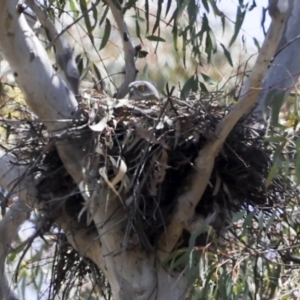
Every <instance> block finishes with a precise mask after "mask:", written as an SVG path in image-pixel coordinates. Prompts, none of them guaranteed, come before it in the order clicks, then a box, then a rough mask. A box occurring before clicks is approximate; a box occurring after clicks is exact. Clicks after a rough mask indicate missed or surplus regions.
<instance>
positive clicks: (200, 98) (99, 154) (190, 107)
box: [16, 93, 295, 250]
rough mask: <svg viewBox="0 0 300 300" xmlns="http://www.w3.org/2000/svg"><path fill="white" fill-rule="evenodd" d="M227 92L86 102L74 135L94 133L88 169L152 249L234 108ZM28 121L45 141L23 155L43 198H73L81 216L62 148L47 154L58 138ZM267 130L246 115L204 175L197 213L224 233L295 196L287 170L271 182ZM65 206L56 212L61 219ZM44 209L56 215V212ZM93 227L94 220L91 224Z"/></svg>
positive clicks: (34, 142) (68, 202)
mask: <svg viewBox="0 0 300 300" xmlns="http://www.w3.org/2000/svg"><path fill="white" fill-rule="evenodd" d="M222 97H223V95H222V94H220V93H212V94H206V95H194V96H193V99H194V100H190V99H188V100H180V99H177V98H175V97H171V96H170V97H168V99H166V100H164V101H162V102H160V103H157V102H151V101H140V102H137V101H129V100H119V101H117V100H113V99H110V98H105V97H97V96H95V95H94V96H93V97H89V99H87V98H84V99H83V102H82V103H81V106H82V107H81V108H82V109H83V111H84V112H85V114H84V115H85V121H84V122H83V123H82V124H81V126H79V127H78V124H77V125H76V126H77V127H76V126H74V128H72V130H70V132H69V133H68V135H69V136H70V135H71V136H74V135H77V134H78V135H82V134H87V135H88V136H91V135H92V137H93V138H92V140H93V146H92V151H90V153H89V155H88V157H89V159H87V164H86V166H85V169H86V170H88V171H91V170H92V169H93V170H94V171H95V168H96V174H97V176H96V177H97V180H98V183H99V185H100V186H104V185H105V186H106V187H108V188H109V191H110V196H111V197H115V198H118V199H119V201H120V205H122V206H123V207H124V209H125V212H126V214H127V217H128V222H127V224H128V226H127V229H129V232H130V234H131V235H137V236H138V238H139V242H140V244H141V245H142V246H143V247H145V248H146V249H148V250H150V249H152V247H155V243H156V241H157V238H158V236H159V235H160V234H162V232H163V230H164V228H165V226H166V225H168V223H169V221H170V219H171V218H172V215H173V214H174V212H175V210H176V201H177V198H178V196H180V195H181V194H182V193H183V192H184V191H185V189H186V188H188V186H189V179H190V177H191V176H192V175H193V173H194V172H196V169H195V167H194V160H195V159H196V157H197V156H198V153H199V150H200V149H201V148H202V147H203V146H204V144H205V143H206V142H207V141H208V140H209V139H214V138H217V137H216V136H214V134H213V131H214V129H215V127H216V124H217V123H218V122H219V121H220V120H221V119H222V117H223V116H224V115H225V114H227V113H228V109H227V108H226V107H224V106H221V105H220V103H221V101H222ZM24 126H25V127H24V129H23V131H24V132H26V130H27V132H28V131H29V130H30V131H31V132H34V134H35V135H37V137H38V138H37V139H36V138H34V137H33V138H32V139H31V142H28V143H26V146H24V145H23V146H22V147H23V148H21V147H19V148H18V151H17V152H18V156H19V157H22V158H23V160H24V161H26V162H27V163H28V164H31V165H32V166H33V168H32V171H33V172H35V173H36V174H39V176H40V177H41V178H42V180H41V181H40V184H39V186H38V190H39V193H40V196H41V197H40V198H41V199H44V201H45V203H47V201H48V200H51V199H52V200H53V197H54V198H57V199H60V200H59V201H61V199H65V201H63V209H64V210H65V211H67V213H68V214H69V215H71V216H72V217H74V219H76V220H78V215H79V214H80V212H82V208H83V205H84V204H83V203H84V199H83V197H82V196H81V194H80V192H79V189H78V187H77V186H76V184H75V183H74V181H73V180H72V178H71V177H70V176H69V175H68V173H67V172H66V170H65V169H64V167H63V164H62V162H61V160H60V159H59V157H58V155H57V152H56V150H55V148H52V150H49V151H47V154H43V155H41V150H42V149H45V145H47V143H49V141H50V140H51V139H49V138H48V137H47V134H46V131H45V130H44V129H43V127H42V125H39V124H36V123H30V122H28V123H27V125H24ZM26 128H27V129H26ZM32 128H34V130H33V129H32ZM16 130H18V131H20V127H18V129H16ZM18 134H19V135H20V132H19V133H18ZM264 134H265V132H264V129H262V128H261V127H260V126H259V124H256V123H255V121H254V120H252V119H251V118H244V119H242V120H240V121H239V123H238V124H237V125H236V126H235V127H234V129H233V130H232V132H231V134H230V135H229V136H228V138H227V140H226V143H225V144H224V146H223V148H222V150H221V151H220V154H219V155H218V157H216V160H215V166H214V169H213V173H212V176H211V178H203V180H208V185H207V188H206V191H205V193H204V195H203V197H202V199H201V201H199V204H198V205H197V207H196V213H197V216H198V217H199V218H203V220H205V219H207V218H208V219H209V217H210V216H214V218H213V219H214V220H213V221H211V225H212V226H214V228H215V229H216V230H217V231H218V232H220V230H221V228H223V227H224V225H225V224H226V222H227V221H228V219H229V218H230V217H231V214H232V212H237V211H240V210H241V209H243V210H246V211H249V209H260V210H261V209H263V210H265V211H269V210H271V209H272V208H274V207H283V206H284V205H285V204H286V203H287V202H288V201H289V200H290V199H291V198H292V197H293V196H294V193H295V189H294V188H293V186H292V184H291V183H289V182H287V181H284V180H283V178H281V176H280V175H276V176H275V177H274V178H273V180H272V182H271V183H269V182H267V178H268V176H269V173H270V170H271V167H272V157H273V154H274V151H275V146H274V145H273V144H272V143H268V142H266V140H265V138H264ZM20 153H21V154H22V155H20ZM29 154H30V155H29ZM37 159H38V162H37ZM33 162H34V163H33ZM95 162H97V164H95ZM88 171H87V172H86V173H89V172H88ZM50 194H51V197H49V195H50ZM45 195H48V196H45ZM50 198H51V199H50ZM199 200H200V199H199ZM48 202H49V201H48ZM44 207H47V205H45V206H44ZM61 209H62V207H60V208H59V209H58V208H57V210H58V211H56V212H55V211H53V210H51V214H52V215H51V218H52V219H53V220H54V219H55V214H56V213H59V211H60V210H61ZM44 210H45V211H48V215H49V209H48V210H47V209H45V208H44ZM87 219H88V214H84V215H82V217H81V218H80V222H81V224H82V226H86V221H87ZM93 227H94V224H93V223H92V222H90V223H89V228H93ZM186 243H187V241H184V243H183V244H186Z"/></svg>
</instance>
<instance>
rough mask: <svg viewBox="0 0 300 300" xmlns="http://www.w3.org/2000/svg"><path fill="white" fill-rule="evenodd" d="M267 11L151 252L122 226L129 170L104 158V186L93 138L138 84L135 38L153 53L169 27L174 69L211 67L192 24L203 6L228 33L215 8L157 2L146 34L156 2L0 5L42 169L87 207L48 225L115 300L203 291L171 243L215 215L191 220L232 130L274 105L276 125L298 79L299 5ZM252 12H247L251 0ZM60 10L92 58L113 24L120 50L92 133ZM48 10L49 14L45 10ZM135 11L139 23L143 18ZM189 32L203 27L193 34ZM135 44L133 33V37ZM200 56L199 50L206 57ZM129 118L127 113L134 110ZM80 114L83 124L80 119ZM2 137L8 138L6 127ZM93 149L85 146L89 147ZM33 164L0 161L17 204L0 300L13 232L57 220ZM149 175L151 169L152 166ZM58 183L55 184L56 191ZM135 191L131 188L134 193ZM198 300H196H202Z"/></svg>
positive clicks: (127, 221)
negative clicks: (252, 55)
mask: <svg viewBox="0 0 300 300" xmlns="http://www.w3.org/2000/svg"><path fill="white" fill-rule="evenodd" d="M241 2H243V1H241ZM249 2H250V1H249ZM269 2H270V3H269V8H268V11H269V14H270V16H271V18H272V21H271V25H270V27H269V29H268V32H267V35H266V37H265V41H264V42H263V44H262V46H261V48H260V49H259V52H258V55H257V58H256V61H255V63H254V65H253V67H252V69H251V72H250V73H249V76H248V77H247V78H246V79H245V80H244V82H243V84H242V87H241V88H237V89H236V90H235V97H236V100H237V101H236V102H235V103H234V104H233V105H231V106H230V109H229V111H228V112H227V113H226V114H224V116H223V118H221V119H219V121H218V123H217V124H216V126H215V127H214V128H212V130H213V132H210V133H211V136H210V137H209V138H207V139H206V140H205V143H204V145H202V147H201V149H200V150H199V151H198V152H197V154H196V157H195V158H194V159H193V162H192V164H193V168H194V171H193V172H191V173H190V174H189V176H187V178H186V179H185V181H184V183H183V185H182V189H181V191H180V193H179V194H177V195H175V196H174V205H173V211H172V214H170V219H169V220H168V222H166V224H165V226H164V228H163V230H162V231H161V232H160V234H159V235H155V240H154V241H150V245H149V239H147V238H145V239H144V240H143V238H144V237H143V235H142V234H139V232H138V230H139V228H138V226H134V225H132V224H131V223H134V222H135V221H136V220H135V219H134V218H130V212H128V209H126V206H130V207H132V201H133V202H134V201H135V199H134V200H132V198H130V197H128V194H126V192H128V190H126V182H125V179H124V178H125V177H126V176H125V175H126V172H129V171H127V169H126V167H124V165H123V161H122V160H119V161H118V163H116V162H115V161H114V156H113V155H111V156H107V157H109V161H110V164H111V165H114V166H115V171H116V174H115V178H113V179H114V180H115V181H114V180H112V181H110V179H109V178H108V176H109V174H108V173H106V169H105V167H106V165H105V164H104V165H103V162H101V160H100V159H99V155H98V156H97V155H94V154H95V153H97V154H100V156H101V155H102V156H103V153H104V152H105V151H106V150H107V149H106V148H105V149H104V148H101V147H100V148H99V147H98V148H97V146H95V145H97V142H96V143H94V142H95V132H98V133H99V132H101V133H102V132H104V128H105V126H106V125H107V122H109V121H111V120H114V119H113V118H112V117H111V115H110V109H111V106H113V105H116V106H113V107H114V109H118V107H119V106H118V105H117V104H115V102H114V101H117V102H118V99H123V98H124V97H125V96H126V95H127V93H128V92H129V86H130V83H132V82H134V81H135V80H136V76H137V70H136V63H137V58H138V57H144V56H145V55H147V52H146V51H144V50H143V49H142V47H141V46H140V45H138V44H136V45H135V44H134V40H135V41H138V40H140V41H143V39H145V38H146V39H148V40H150V41H153V42H156V43H163V42H165V41H166V40H167V38H168V37H164V32H163V30H162V29H161V28H162V26H163V25H162V24H166V23H167V25H168V26H170V28H172V42H173V46H174V48H175V49H176V50H178V51H179V49H180V51H179V53H180V55H182V56H181V57H180V59H181V60H180V63H181V64H182V65H183V66H184V65H187V64H189V63H190V62H189V61H188V60H189V57H192V59H193V61H194V62H196V65H198V64H200V63H202V60H203V57H205V59H206V61H207V63H208V64H209V63H210V61H211V58H212V55H213V53H214V51H216V44H215V42H214V36H213V32H212V30H211V28H210V26H209V21H208V17H207V14H203V15H202V16H201V21H200V15H199V9H200V7H201V8H203V9H204V10H206V11H207V12H208V11H210V10H212V11H213V13H214V14H215V15H216V16H218V17H219V18H220V19H221V20H222V22H223V26H225V25H224V24H225V23H224V20H225V16H224V14H222V12H221V11H220V10H219V9H218V7H217V3H216V2H215V1H204V0H203V1H201V3H198V2H197V1H193V0H190V1H183V2H176V3H173V2H172V1H168V2H167V3H166V4H164V3H163V2H162V1H158V2H157V3H156V9H157V10H156V15H155V16H154V24H152V23H151V22H150V21H149V20H150V19H151V18H150V16H151V14H152V10H151V5H153V4H152V3H149V1H147V0H146V1H144V2H143V5H142V6H138V3H137V1H127V2H126V1H125V2H124V1H123V2H119V1H115V0H106V1H103V2H100V1H95V2H94V3H89V4H88V2H87V1H82V0H81V1H68V2H67V3H66V2H64V1H59V2H55V1H50V2H49V3H45V5H44V6H43V5H42V4H41V3H40V2H35V1H34V0H26V1H25V3H24V4H18V1H16V0H2V1H1V9H0V14H1V16H0V49H1V54H2V55H3V57H4V59H5V60H6V61H7V62H8V64H9V66H10V68H11V71H12V73H13V75H14V78H15V81H16V83H17V86H18V87H19V88H20V90H21V91H22V93H23V95H24V98H25V100H26V103H27V105H28V108H29V109H30V111H31V112H32V114H33V115H32V120H31V121H33V122H39V123H41V124H42V127H41V128H42V129H41V130H43V137H44V138H46V139H49V143H47V144H46V145H44V146H43V148H42V149H41V150H40V151H41V153H40V157H39V162H40V161H42V160H43V159H44V158H45V156H47V154H48V153H49V152H50V151H53V149H55V151H57V153H58V157H59V160H60V161H61V163H62V168H63V170H64V172H65V173H64V174H66V175H64V176H62V177H59V176H58V175H57V176H58V177H59V178H60V179H61V178H65V177H66V176H69V177H70V178H71V179H70V180H72V182H73V183H74V186H75V187H76V193H79V194H80V197H82V198H80V199H82V201H84V204H82V203H81V204H82V206H81V208H80V211H79V212H77V215H76V217H75V218H74V216H71V215H70V214H68V213H67V212H66V211H65V210H63V209H62V210H59V214H58V215H57V214H54V215H52V219H51V218H50V219H51V221H52V223H55V224H56V226H57V228H59V229H60V230H62V232H63V233H64V235H65V237H66V238H67V240H68V242H69V243H70V245H71V246H72V247H73V248H74V249H75V250H76V251H77V252H78V253H79V255H80V256H81V257H84V258H86V259H89V261H91V262H92V263H93V264H94V265H95V266H96V268H98V270H100V271H101V272H102V273H101V274H104V277H105V280H107V282H108V283H109V285H110V288H111V293H112V297H113V299H115V300H117V299H182V298H185V297H186V296H187V294H188V293H189V292H190V291H191V290H192V288H194V292H195V294H194V295H197V293H196V292H197V291H199V290H201V284H203V281H202V283H201V282H199V281H197V280H199V279H196V281H195V280H194V281H192V282H191V281H190V280H189V274H188V269H189V265H188V262H187V261H185V263H186V266H185V267H184V266H182V262H181V263H179V262H178V261H179V260H180V255H181V254H180V253H182V252H180V251H184V249H185V248H183V247H182V248H181V247H180V241H179V240H180V238H181V237H182V236H183V234H184V232H187V233H188V234H189V235H190V236H191V237H193V238H195V237H194V236H193V234H194V233H195V232H196V233H197V232H198V233H199V232H200V231H199V230H200V229H201V228H202V227H201V226H203V222H204V223H205V222H207V223H208V224H209V218H212V215H210V216H205V217H206V218H207V219H206V220H204V221H203V216H202V215H199V213H197V212H196V207H197V205H198V204H199V202H201V198H202V197H203V195H204V193H205V191H206V189H207V186H208V185H210V184H211V183H210V180H209V178H210V177H211V174H212V171H213V168H214V166H215V161H216V158H217V157H218V155H219V154H220V151H221V149H222V147H223V146H224V143H226V141H227V138H228V137H229V135H230V133H231V132H232V130H233V129H234V127H235V126H236V124H237V123H238V122H239V121H240V120H241V119H242V118H244V117H245V115H249V114H251V112H252V111H254V112H255V116H256V118H257V120H259V122H261V124H265V122H266V120H267V119H268V116H269V115H270V114H269V111H270V110H271V108H272V107H276V110H275V112H273V117H274V116H275V115H276V114H277V115H278V113H279V109H280V106H279V104H282V103H283V102H284V101H285V99H286V98H287V97H288V95H289V93H290V92H291V90H292V88H293V87H294V85H295V83H296V82H297V80H298V76H299V75H298V74H299V69H300V65H299V64H300V59H298V58H299V55H300V54H299V53H300V52H299V51H297V49H298V44H299V40H298V35H299V33H298V30H299V28H300V26H299V22H300V19H299V17H298V15H299V13H300V11H299V10H300V3H299V2H298V1H296V0H271V1H269ZM252 4H253V5H254V4H255V1H253V3H252ZM65 5H69V6H68V7H70V8H71V10H72V12H73V13H74V16H76V20H75V22H74V23H72V24H73V25H74V24H75V23H77V22H81V23H80V24H81V26H84V27H85V30H86V33H87V37H88V39H89V42H90V43H91V45H92V47H97V46H98V47H100V48H101V49H103V48H105V47H108V45H109V43H110V35H111V33H112V32H113V29H114V26H115V27H116V28H117V30H118V32H119V36H120V40H121V43H122V51H123V56H124V61H123V67H124V71H123V80H122V82H120V83H119V85H118V86H116V90H115V94H114V95H113V97H114V99H115V100H112V98H113V97H112V95H111V97H109V96H107V95H106V94H105V91H104V89H102V88H103V87H101V88H100V94H101V96H99V97H98V98H99V99H100V100H99V101H100V103H101V101H102V100H103V99H106V97H108V98H111V102H109V103H110V104H109V105H107V107H108V108H107V112H103V111H102V119H101V120H100V121H99V123H97V124H92V121H91V120H92V119H93V118H94V119H95V118H96V117H92V115H97V113H99V111H101V108H99V111H97V109H95V111H94V110H93V109H92V108H90V111H89V112H88V113H87V109H86V105H87V104H86V103H87V102H86V100H84V97H85V95H84V93H83V92H81V89H80V88H79V87H80V86H79V85H80V80H81V78H80V74H81V76H82V77H83V73H84V71H86V73H88V72H89V71H90V70H88V69H89V68H88V67H87V68H86V70H84V68H83V67H82V66H83V62H84V60H83V59H82V56H80V55H79V56H78V57H77V61H76V59H75V57H74V55H73V49H72V47H71V46H70V43H69V41H68V39H67V38H66V29H61V31H59V30H58V28H57V27H56V25H57V24H56V25H55V22H54V16H55V14H58V15H60V14H62V12H63V10H64V8H65ZM55 6H56V9H54V8H53V7H55ZM249 7H250V3H247V4H243V3H242V4H241V6H240V7H239V8H238V11H237V19H236V24H235V31H234V35H233V37H232V39H231V44H232V43H233V42H234V40H235V39H236V37H237V34H238V32H239V29H240V28H241V24H242V21H243V18H244V16H245V13H246V11H247V9H248V8H249ZM28 8H30V10H28ZM251 9H252V8H251ZM79 11H80V14H79ZM142 13H143V16H145V17H144V18H143V17H142V16H141V15H142ZM28 14H29V15H30V16H28ZM130 14H133V15H134V20H135V33H132V31H130V30H129V29H128V25H127V22H129V21H128V19H126V17H127V16H128V15H130ZM164 14H165V15H166V16H169V15H170V17H169V18H167V17H166V18H164ZM32 20H34V22H33V23H35V24H34V25H33V26H32V24H30V23H32ZM198 22H199V24H200V25H197V24H198ZM141 23H143V26H144V27H145V28H144V31H143V32H144V33H145V36H143V35H142V33H141ZM99 24H100V25H101V26H103V27H104V30H103V36H102V40H101V43H100V45H99V43H98V44H97V42H96V36H95V35H94V33H93V32H94V30H96V29H97V26H98V25H99ZM113 25H114V26H113ZM198 26H199V28H198ZM37 27H38V28H39V29H40V32H41V31H43V32H44V38H45V39H47V42H46V43H43V42H41V40H40V39H39V38H38V36H37V35H36V33H35V32H34V31H33V30H36V29H37ZM70 28H72V27H71V26H69V27H68V28H67V29H69V30H70ZM133 34H135V35H136V36H135V39H134V38H133ZM45 44H46V47H47V49H48V50H49V49H50V48H52V47H53V48H54V53H55V61H56V64H57V68H53V65H52V62H51V60H50V58H49V54H48V52H47V51H46V49H45ZM200 49H202V50H204V54H203V51H200ZM222 49H223V53H224V56H225V57H226V58H227V60H228V63H231V57H230V53H229V51H228V50H227V49H226V48H225V47H224V46H222ZM291 58H292V59H291ZM92 67H93V68H94V74H96V75H93V76H92V77H88V78H96V79H95V82H96V84H95V86H94V87H96V86H97V84H98V83H99V82H100V83H101V84H102V82H103V78H102V77H103V76H101V72H99V70H98V69H97V68H96V67H95V66H94V65H92ZM118 67H119V66H118ZM198 79H199V78H198V73H197V71H196V73H195V74H194V75H193V76H192V77H190V78H189V79H188V80H187V81H186V84H185V85H184V86H183V87H182V91H181V92H182V97H184V96H187V95H188V94H189V93H190V92H196V91H197V90H198V88H199V86H201V87H202V88H203V83H202V85H201V82H199V80H198ZM112 81H113V80H112ZM101 84H100V85H101ZM171 92H172V90H171V89H170V88H168V90H167V94H168V95H167V96H168V97H169V98H170V97H171V94H172V93H171ZM101 99H102V100H101ZM278 99H279V100H278ZM276 100H277V101H276ZM103 101H104V100H103ZM105 101H106V100H105ZM107 101H108V100H107ZM120 101H121V100H120ZM124 101H125V100H124ZM112 103H113V104H112ZM162 103H166V104H165V105H166V107H167V103H168V102H162ZM278 103H279V104H278ZM130 109H131V110H132V111H134V110H135V108H133V107H130ZM122 113H123V112H122ZM138 113H139V114H144V113H145V111H144V110H138ZM147 113H149V114H150V115H151V113H152V111H151V109H150V110H147ZM87 114H88V115H89V116H88V117H86V116H87ZM124 114H125V112H124ZM125 115H126V114H125ZM122 116H124V115H122ZM275 117H276V116H275ZM275 117H274V118H275ZM274 118H273V119H274ZM27 121H28V120H27ZM1 122H4V123H5V124H6V125H7V124H8V125H9V124H13V122H15V123H18V122H21V121H20V120H7V119H6V120H1ZM112 122H113V121H112ZM118 122H121V119H118V120H117V121H116V123H113V124H115V126H117V123H118ZM166 122H167V121H166ZM18 124H19V123H18ZM20 124H21V123H20ZM74 124H75V125H74ZM168 124H169V123H168ZM111 126H113V125H111ZM155 126H158V125H155ZM170 126H171V125H170ZM155 128H156V127H155ZM81 129H85V130H81ZM6 130H8V127H7V126H6ZM136 130H137V131H138V132H139V134H141V135H143V134H144V135H146V133H145V131H143V129H141V128H138V125H136ZM128 134H129V133H128ZM96 136H97V135H96ZM100 136H101V135H98V137H97V138H99V140H97V141H98V142H99V141H100V139H101V138H103V136H101V138H100ZM97 138H96V139H97ZM144 139H145V140H148V141H149V140H150V141H152V142H153V140H152V138H150V137H147V136H146V137H145V136H144ZM124 140H125V137H124ZM99 143H100V142H99ZM109 143H112V142H111V141H107V144H106V145H110V144H109ZM157 143H159V142H157ZM91 145H94V148H93V147H92V146H91ZM98 145H99V144H98ZM120 147H121V146H120ZM108 148H109V147H108ZM95 149H96V150H95ZM166 149H167V147H166ZM94 151H95V152H94ZM12 153H14V155H13V154H12ZM161 153H162V154H161V156H160V158H157V160H159V161H160V163H161V165H163V164H165V168H167V167H166V165H167V162H166V161H164V160H163V158H162V157H163V155H164V153H165V152H163V151H162V152H161ZM37 160H38V159H37V158H36V160H35V161H34V162H33V163H31V164H29V166H28V165H25V166H24V165H22V163H20V157H18V156H17V155H16V153H15V152H11V151H10V150H9V149H7V151H1V156H0V185H1V187H2V188H3V189H5V190H6V191H7V192H8V193H9V197H10V198H13V199H14V200H13V203H12V204H10V205H8V204H7V203H6V202H7V201H3V204H2V205H3V206H5V205H8V206H9V208H8V210H7V211H6V213H5V214H3V216H2V219H1V221H0V236H1V244H0V266H1V268H0V272H1V276H0V295H1V299H19V297H18V296H17V295H16V293H15V291H14V290H13V288H12V286H11V284H10V281H9V280H8V277H7V276H6V274H5V262H6V258H7V255H8V254H9V253H11V251H12V250H11V245H12V244H13V242H14V241H15V240H16V238H17V234H18V228H19V226H20V225H21V224H22V223H23V222H25V221H26V220H27V219H28V218H29V216H30V213H31V212H32V211H34V210H35V209H41V207H42V209H41V211H42V213H41V214H42V215H45V214H47V213H49V211H46V210H47V207H48V209H49V207H50V208H51V210H54V207H53V206H51V204H49V203H48V204H46V205H44V206H43V205H41V199H40V198H41V197H42V196H41V195H46V196H45V197H46V198H47V199H48V200H49V199H50V200H51V199H52V198H51V197H52V196H53V195H55V197H56V198H57V197H58V196H57V195H58V194H55V192H56V191H55V176H54V177H51V178H52V180H54V185H52V186H50V188H49V186H48V184H49V182H47V183H46V185H44V186H43V184H42V183H41V182H42V181H43V179H44V178H40V177H39V176H37V173H33V172H31V171H32V168H34V167H35V166H36V164H37V163H38V162H37ZM125 163H126V162H125ZM50 165H51V163H50ZM157 166H158V168H159V166H160V165H159V164H158V165H157ZM136 172H137V173H138V172H140V171H139V170H137V171H136ZM99 174H100V177H99ZM134 174H135V173H134ZM134 176H137V175H134ZM58 177H57V178H58ZM120 177H121V178H122V180H123V181H122V183H124V184H123V185H122V189H121V190H116V188H115V186H116V184H117V183H119V182H120V181H121V180H120V179H119V178H120ZM99 178H100V179H101V180H100V179H99ZM157 182H159V179H157ZM56 184H57V185H58V184H59V182H57V183H56ZM136 184H137V185H138V183H136ZM129 185H130V184H129ZM224 189H225V187H224ZM124 191H125V192H124ZM71 193H73V191H68V195H63V196H62V197H61V199H62V200H61V201H66V197H67V196H69V195H70V194H71ZM149 193H150V194H151V193H152V194H151V195H155V190H154V191H153V190H151V191H150V192H149ZM53 197H54V196H53ZM139 197H140V198H143V197H144V195H143V194H140V195H139ZM50 203H51V201H50ZM47 205H49V206H47ZM153 214H154V213H153ZM83 215H85V218H86V220H85V221H86V222H87V223H88V226H87V225H86V222H85V225H83V224H82V222H81V221H80V217H82V216H83ZM134 216H136V215H134ZM52 223H51V224H52ZM44 225H45V224H43V226H44ZM91 225H93V229H94V230H92V231H90V230H89V229H90V227H89V226H91ZM130 226H131V227H133V228H134V230H133V231H134V232H135V231H136V234H135V233H132V232H130V233H128V231H127V230H125V229H124V228H129V227H130ZM39 229H40V228H39ZM201 230H202V229H201ZM191 239H192V238H191ZM189 245H190V246H191V245H192V246H193V243H192V242H190V244H189ZM147 246H148V247H147ZM185 247H187V245H185ZM195 249H196V248H195ZM175 250H176V251H175ZM201 259H203V258H201V257H200V258H199V257H198V258H197V260H198V261H199V260H200V261H201ZM172 264H173V266H172V268H171V267H170V266H171V265H172ZM174 265H176V266H174ZM207 276H208V277H209V276H210V277H209V278H212V276H213V273H211V274H207ZM216 276H218V275H216ZM201 278H202V277H201ZM197 284H198V285H197ZM216 285H217V284H216ZM202 287H203V286H202ZM204 288H205V289H204V290H205V291H207V288H208V286H204ZM212 293H217V294H218V293H219V292H215V290H212ZM192 295H193V294H192ZM204 296H205V295H204ZM204 296H203V295H202V297H204ZM215 296H216V294H215ZM224 299H225V298H224Z"/></svg>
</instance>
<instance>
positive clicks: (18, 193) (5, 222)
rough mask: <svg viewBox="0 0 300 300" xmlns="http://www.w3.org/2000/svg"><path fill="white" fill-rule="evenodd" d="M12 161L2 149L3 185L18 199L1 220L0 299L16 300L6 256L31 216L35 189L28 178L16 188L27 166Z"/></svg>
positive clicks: (0, 153)
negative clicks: (10, 281) (6, 272)
mask: <svg viewBox="0 0 300 300" xmlns="http://www.w3.org/2000/svg"><path fill="white" fill-rule="evenodd" d="M12 161H16V159H14V157H12V156H10V155H7V154H5V153H4V152H2V151H0V182H1V186H2V188H4V189H5V190H7V191H9V192H11V195H12V196H13V197H14V198H15V199H16V200H15V202H14V204H13V205H12V206H11V207H10V208H9V209H8V211H7V212H6V214H5V215H4V216H3V217H2V219H1V221H0V240H1V243H0V299H7V300H15V299H18V297H17V296H16V295H15V293H14V292H13V291H12V289H11V288H10V283H9V282H8V280H7V278H6V275H5V260H6V256H7V254H8V253H9V251H10V245H11V243H12V241H13V240H14V239H15V238H16V237H17V235H18V229H19V227H20V225H21V224H22V223H23V222H24V221H25V220H27V219H28V217H29V214H30V212H31V207H32V206H31V205H32V203H33V198H34V194H33V190H32V189H31V188H30V186H29V185H28V184H27V181H26V180H22V182H20V184H18V185H16V188H14V186H15V185H14V183H15V182H17V181H18V180H20V177H21V176H22V175H23V174H25V173H26V168H25V167H19V166H17V165H14V166H13V167H12V165H11V163H10V162H12ZM20 197H22V198H23V199H27V200H28V202H29V205H27V204H26V203H25V202H23V201H20V200H19V199H20Z"/></svg>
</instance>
